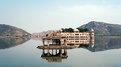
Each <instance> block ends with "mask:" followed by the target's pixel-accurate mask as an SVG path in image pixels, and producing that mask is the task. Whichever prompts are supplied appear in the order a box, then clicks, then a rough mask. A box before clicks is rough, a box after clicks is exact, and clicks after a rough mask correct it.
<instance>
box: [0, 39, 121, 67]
mask: <svg viewBox="0 0 121 67" xmlns="http://www.w3.org/2000/svg"><path fill="white" fill-rule="evenodd" d="M40 45H42V42H41V41H40V40H27V39H0V67H121V38H95V44H94V47H90V46H88V47H84V46H83V47H79V48H75V49H67V56H68V57H67V58H65V59H61V62H48V60H47V59H43V58H42V57H41V55H42V52H43V51H42V50H41V49H38V48H37V46H40ZM54 60H56V59H53V61H54Z"/></svg>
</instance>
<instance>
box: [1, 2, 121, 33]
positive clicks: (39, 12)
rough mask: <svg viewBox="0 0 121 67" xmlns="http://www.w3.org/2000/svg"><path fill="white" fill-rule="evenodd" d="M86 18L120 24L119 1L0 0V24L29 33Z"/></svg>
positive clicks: (87, 19) (120, 11)
mask: <svg viewBox="0 0 121 67" xmlns="http://www.w3.org/2000/svg"><path fill="white" fill-rule="evenodd" d="M89 21H102V22H107V23H114V24H121V0H0V24H9V25H12V26H16V27H19V28H22V29H24V30H26V31H28V32H30V33H34V32H41V31H44V30H45V31H46V30H51V29H52V30H53V29H60V28H62V27H64V28H65V27H72V28H76V27H78V26H81V25H82V24H86V23H88V22H89Z"/></svg>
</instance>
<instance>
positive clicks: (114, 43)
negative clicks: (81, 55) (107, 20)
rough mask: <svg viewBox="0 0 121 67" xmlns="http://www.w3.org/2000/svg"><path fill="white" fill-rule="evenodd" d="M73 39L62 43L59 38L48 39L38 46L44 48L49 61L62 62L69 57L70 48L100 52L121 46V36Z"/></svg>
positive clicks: (45, 57)
mask: <svg viewBox="0 0 121 67" xmlns="http://www.w3.org/2000/svg"><path fill="white" fill-rule="evenodd" d="M71 41H72V40H71ZM71 41H68V42H67V41H65V42H64V43H63V44H60V42H59V41H58V40H46V41H45V42H44V44H43V45H41V46H38V48H39V49H42V55H41V57H42V58H43V59H46V60H47V61H48V62H62V60H63V59H67V58H68V49H74V48H84V49H87V50H89V51H91V52H98V51H106V50H111V49H120V48H121V38H117V37H116V38H115V37H95V39H94V40H88V41H83V40H80V41H78V42H71Z"/></svg>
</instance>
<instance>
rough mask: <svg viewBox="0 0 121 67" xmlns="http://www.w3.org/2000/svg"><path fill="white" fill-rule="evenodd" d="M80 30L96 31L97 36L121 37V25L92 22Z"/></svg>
mask: <svg viewBox="0 0 121 67" xmlns="http://www.w3.org/2000/svg"><path fill="white" fill-rule="evenodd" d="M78 28H87V29H94V33H95V35H121V25H119V24H110V23H105V22H97V21H91V22H89V23H87V24H84V25H82V26H80V27H78Z"/></svg>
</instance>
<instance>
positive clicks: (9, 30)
mask: <svg viewBox="0 0 121 67" xmlns="http://www.w3.org/2000/svg"><path fill="white" fill-rule="evenodd" d="M28 35H30V33H28V32H26V31H24V30H22V29H20V28H17V27H14V26H10V25H5V24H0V36H28Z"/></svg>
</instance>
